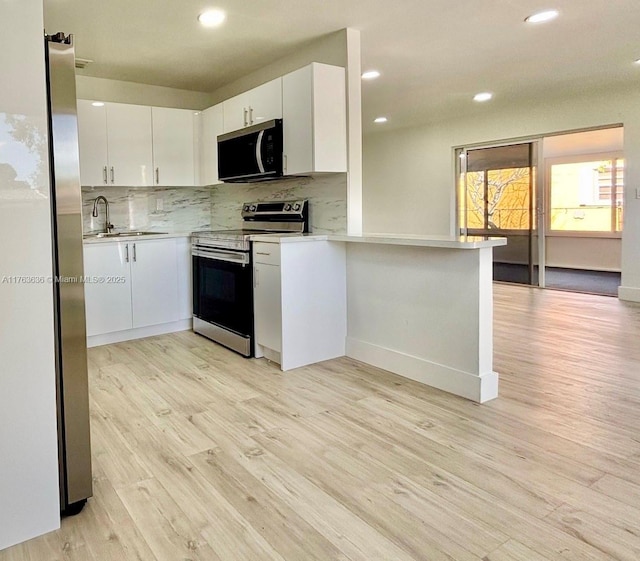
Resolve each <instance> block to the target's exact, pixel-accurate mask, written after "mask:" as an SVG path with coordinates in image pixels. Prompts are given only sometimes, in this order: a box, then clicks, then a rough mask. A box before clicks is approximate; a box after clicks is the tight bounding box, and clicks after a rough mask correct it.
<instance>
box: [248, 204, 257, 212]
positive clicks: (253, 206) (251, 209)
mask: <svg viewBox="0 0 640 561" xmlns="http://www.w3.org/2000/svg"><path fill="white" fill-rule="evenodd" d="M256 208H257V207H256V205H251V206H250V207H249V210H250V211H251V212H255V211H256Z"/></svg>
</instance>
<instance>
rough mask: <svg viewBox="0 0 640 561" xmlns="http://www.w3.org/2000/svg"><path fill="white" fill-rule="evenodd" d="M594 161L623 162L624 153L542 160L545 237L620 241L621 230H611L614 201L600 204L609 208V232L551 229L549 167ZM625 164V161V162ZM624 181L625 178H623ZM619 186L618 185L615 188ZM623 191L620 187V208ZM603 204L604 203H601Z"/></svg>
mask: <svg viewBox="0 0 640 561" xmlns="http://www.w3.org/2000/svg"><path fill="white" fill-rule="evenodd" d="M596 160H611V161H614V160H625V156H624V153H623V152H622V151H613V152H593V153H590V154H572V155H566V156H556V157H552V158H545V159H544V171H545V173H544V199H545V205H544V206H545V208H544V214H545V216H544V222H545V236H547V237H558V238H610V239H621V238H622V232H623V231H624V225H623V229H622V230H620V231H619V232H617V231H615V230H613V228H614V226H615V225H614V223H613V207H614V204H613V203H614V201H613V200H612V199H609V200H608V201H607V203H606V204H602V205H601V206H609V208H610V210H611V216H612V220H611V230H609V231H607V232H599V231H595V230H586V231H585V230H554V229H552V228H551V167H552V166H554V165H561V164H579V163H583V162H591V161H596ZM625 163H626V161H625ZM625 169H626V168H625ZM625 179H626V176H625ZM619 187H620V186H619V185H618V186H617V188H619ZM624 189H625V186H624V184H623V186H622V193H623V199H622V200H623V202H622V208H623V209H624V207H625V204H624V203H625V200H624ZM602 202H603V203H604V201H602Z"/></svg>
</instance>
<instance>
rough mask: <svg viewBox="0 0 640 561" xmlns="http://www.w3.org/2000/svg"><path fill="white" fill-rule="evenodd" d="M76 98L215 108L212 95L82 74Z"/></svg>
mask: <svg viewBox="0 0 640 561" xmlns="http://www.w3.org/2000/svg"><path fill="white" fill-rule="evenodd" d="M76 95H77V97H78V99H95V100H100V101H111V102H114V103H133V104H136V105H154V106H156V107H177V108H180V109H197V110H200V109H206V108H207V107H209V106H211V105H213V103H211V94H210V93H205V92H194V91H191V90H179V89H176V88H165V87H163V86H151V85H148V84H136V83H135V82H124V81H122V80H107V79H106V78H93V77H91V76H80V75H76Z"/></svg>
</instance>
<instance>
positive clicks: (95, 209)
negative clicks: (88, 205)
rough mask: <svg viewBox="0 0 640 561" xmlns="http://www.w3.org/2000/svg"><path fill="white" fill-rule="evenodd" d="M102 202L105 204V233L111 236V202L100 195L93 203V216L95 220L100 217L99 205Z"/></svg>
mask: <svg viewBox="0 0 640 561" xmlns="http://www.w3.org/2000/svg"><path fill="white" fill-rule="evenodd" d="M100 201H102V202H103V203H104V211H105V217H104V231H105V232H106V233H107V234H110V233H111V230H113V224H111V222H109V201H108V200H107V198H106V197H103V196H102V195H100V196H99V197H96V199H95V201H93V212H92V213H91V216H93V217H94V218H97V217H98V203H99V202H100Z"/></svg>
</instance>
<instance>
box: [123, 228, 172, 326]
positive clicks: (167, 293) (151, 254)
mask: <svg viewBox="0 0 640 561" xmlns="http://www.w3.org/2000/svg"><path fill="white" fill-rule="evenodd" d="M129 246H130V248H131V251H130V253H131V260H130V264H131V311H132V322H133V327H134V328H136V327H147V326H149V325H157V324H159V323H169V322H172V321H177V320H178V259H177V253H176V240H175V239H168V240H148V241H143V242H133V243H130V244H129Z"/></svg>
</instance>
